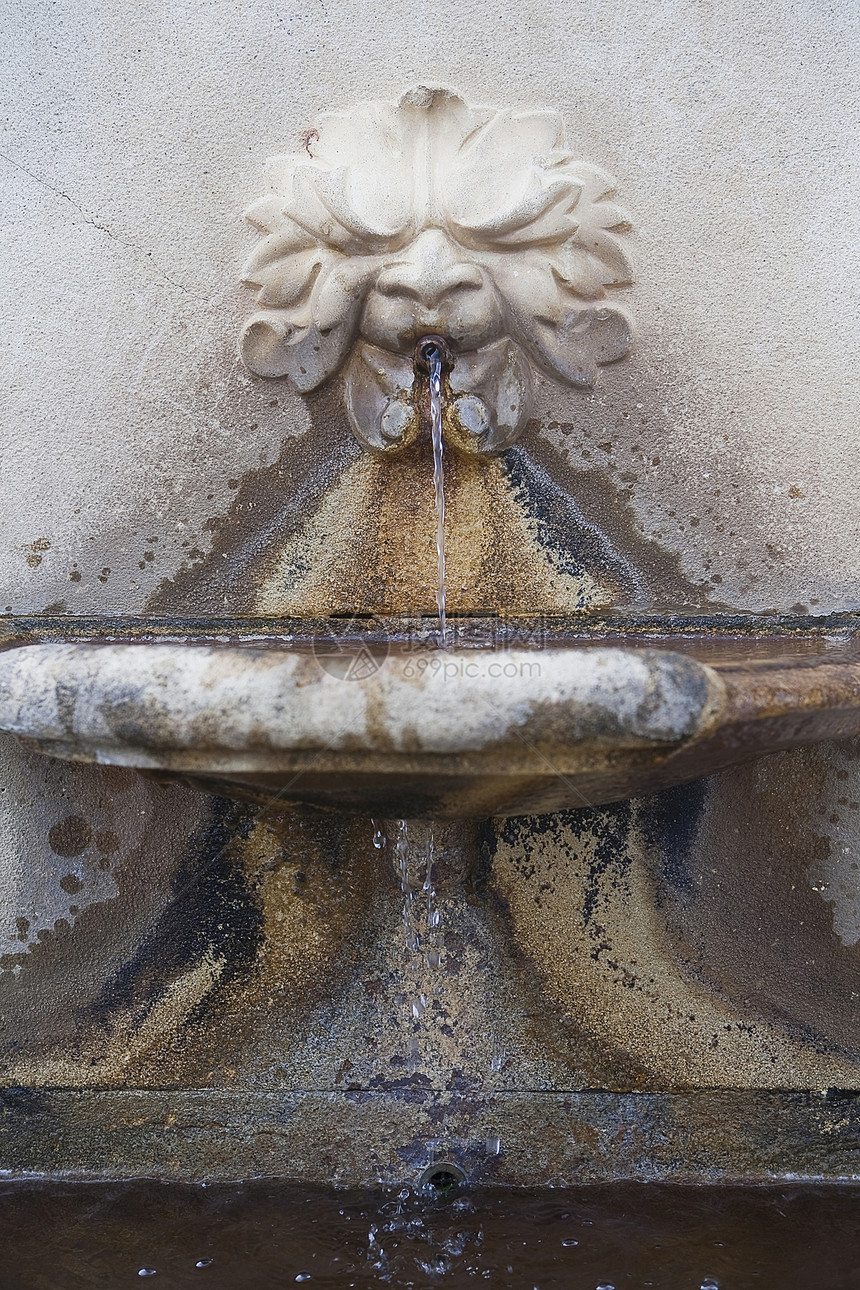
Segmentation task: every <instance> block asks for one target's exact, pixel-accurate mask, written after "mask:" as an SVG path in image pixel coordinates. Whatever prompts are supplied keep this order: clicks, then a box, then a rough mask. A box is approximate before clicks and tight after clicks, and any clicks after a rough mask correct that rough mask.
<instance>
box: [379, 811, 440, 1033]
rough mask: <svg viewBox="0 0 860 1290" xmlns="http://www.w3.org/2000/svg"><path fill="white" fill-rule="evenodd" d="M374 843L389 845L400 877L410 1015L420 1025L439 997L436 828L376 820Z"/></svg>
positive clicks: (431, 825)
mask: <svg viewBox="0 0 860 1290" xmlns="http://www.w3.org/2000/svg"><path fill="white" fill-rule="evenodd" d="M372 827H373V844H374V846H375V847H376V848H377V849H378V850H383V849H385V848H386V847H389V848H390V850H391V852H392V859H393V862H394V866H395V869H396V872H397V876H398V877H399V879H400V892H401V898H402V902H403V903H402V909H403V929H404V941H405V950H406V965H405V966H406V977H407V979H408V981H409V982H410V986H411V989H410V990H409V1011H410V1015H411V1017H412V1018H413V1020H415V1021H417V1020H419V1019H420V1017H422V1016H423V1014H424V1012H425V1011H426V1009H427V1006H428V1003H429V1001H430V997H431V995H432V993H433V989H434V986H433V981H432V978H433V974H434V973H435V971H436V969H437V968H439V966H440V964H441V961H442V950H441V923H442V916H441V912H440V910H439V908H438V905H437V901H436V887H435V884H434V881H433V860H434V856H435V839H434V826H433V824H432V823H427V822H425V821H414V820H413V821H412V822H411V823H410V821H408V820H395V821H391V822H389V823H388V825H387V827H382V826H381V825H380V823H379V822H378V821H377V820H373V821H372Z"/></svg>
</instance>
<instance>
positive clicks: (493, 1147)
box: [486, 1133, 564, 1245]
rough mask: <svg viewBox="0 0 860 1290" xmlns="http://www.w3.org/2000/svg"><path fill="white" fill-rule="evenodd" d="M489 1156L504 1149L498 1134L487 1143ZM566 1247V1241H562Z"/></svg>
mask: <svg viewBox="0 0 860 1290" xmlns="http://www.w3.org/2000/svg"><path fill="white" fill-rule="evenodd" d="M486 1148H487V1155H488V1156H497V1155H498V1154H499V1152H500V1151H501V1149H502V1140H501V1138H500V1137H499V1135H498V1134H497V1133H491V1134H490V1136H489V1137H488V1138H487V1141H486ZM562 1245H564V1241H562Z"/></svg>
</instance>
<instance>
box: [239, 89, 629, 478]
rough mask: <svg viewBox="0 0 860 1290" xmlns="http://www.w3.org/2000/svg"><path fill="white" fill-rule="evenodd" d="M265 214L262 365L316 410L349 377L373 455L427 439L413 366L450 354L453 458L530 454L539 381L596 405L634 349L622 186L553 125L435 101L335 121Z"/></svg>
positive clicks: (421, 98) (256, 340) (271, 178)
mask: <svg viewBox="0 0 860 1290" xmlns="http://www.w3.org/2000/svg"><path fill="white" fill-rule="evenodd" d="M266 174H267V179H268V190H269V191H268V192H267V193H266V195H265V196H264V197H261V198H260V199H259V200H258V201H256V202H255V203H254V204H253V205H252V206H251V207H250V209H249V210H248V211H247V216H248V219H249V220H250V221H251V222H252V223H253V224H254V225H255V226H256V227H257V228H258V229H260V231H261V232H263V233H264V234H265V235H266V236H265V237H264V238H263V240H262V241H261V242H260V243H259V244H258V246H257V247H256V248H255V250H254V252H253V253H252V255H251V257H250V259H249V260H248V262H247V263H246V265H245V268H244V274H243V279H244V281H245V282H246V283H247V284H249V285H252V286H255V287H257V288H258V295H257V303H258V306H259V308H258V310H257V311H256V312H255V313H254V314H253V316H252V317H251V318H250V319H249V320H248V321H247V323H246V324H245V327H244V328H243V331H242V336H241V342H240V351H241V356H242V359H243V361H244V362H245V364H246V365H247V366H248V367H249V368H250V370H251V371H252V372H255V373H256V374H257V375H259V376H262V377H283V376H286V377H289V378H290V380H291V381H292V382H293V384H294V385H295V386H296V388H297V389H298V390H299V391H301V392H306V391H310V390H314V389H316V388H317V387H318V386H320V385H322V384H323V383H324V382H325V381H327V380H328V379H329V378H330V377H332V376H333V375H334V374H335V373H337V372H338V371H339V370H340V369H341V368H343V367H345V369H346V371H345V383H346V404H347V408H348V411H349V416H350V421H351V424H352V426H353V429H354V431H355V434H356V436H357V438H358V439H359V441H360V442H361V443H362V444H364V445H365V447H367V448H370V449H374V450H385V449H391V448H395V447H398V446H402V445H405V444H407V443H410V442H412V441H413V440H414V438H415V436H416V435H417V433H418V430H419V413H418V409H417V406H416V403H415V400H414V397H413V386H414V384H415V370H414V351H415V346H416V344H417V342H418V341H419V340H420V339H421V338H422V337H423V336H425V335H427V334H428V333H436V334H439V335H441V336H442V337H444V338H445V339H446V341H448V343H449V344H450V348H451V352H452V367H451V370H450V372H449V373H448V384H449V390H448V393H449V396H450V407H451V423H452V424H451V426H450V427H449V429H450V430H451V431H452V432H453V440H454V442H456V443H458V444H459V446H460V447H462V448H465V449H466V450H468V451H472V452H476V453H487V452H490V453H493V452H501V451H503V450H504V449H505V448H508V447H509V446H510V445H511V444H512V443H514V442H515V441H516V439H517V437H518V436H519V434H520V432H521V430H522V428H523V426H524V425H525V423H526V421H527V419H528V417H529V412H530V402H531V392H532V378H531V365H532V364H534V365H536V366H537V367H538V368H540V369H541V370H543V371H544V372H545V373H547V374H548V375H550V376H551V377H555V378H556V379H558V380H561V381H563V382H565V383H567V384H568V385H572V386H575V387H578V388H581V389H588V388H590V387H592V386H593V385H594V382H595V380H596V378H597V371H598V368H599V366H600V365H602V364H605V363H612V362H615V361H616V360H618V359H620V358H623V357H624V356H625V355H626V354H627V353H628V352H629V350H630V347H631V345H632V342H633V328H632V323H631V320H630V317H629V315H628V314H627V313H626V312H625V311H624V309H622V308H619V307H618V306H617V305H615V304H611V305H610V304H608V303H607V301H606V297H607V292H608V291H612V290H614V289H617V288H619V287H623V286H626V285H629V284H630V282H631V281H632V276H633V275H632V269H631V265H630V260H629V258H628V255H627V252H626V250H625V248H624V246H623V244H622V236H623V234H624V233H626V232H628V231H629V229H630V225H629V223H628V221H627V217H626V215H625V214H624V212H623V211H622V210H621V209H620V208H619V207H618V206H617V205H615V204H614V202H613V201H612V200H611V199H612V197H613V196H614V192H615V186H614V183H613V181H612V180H611V179H610V178H609V176H608V175H606V174H605V173H603V172H602V171H600V170H598V169H597V168H595V167H594V166H590V165H587V164H585V163H584V162H580V161H577V160H576V159H575V158H574V157H573V155H572V154H571V153H570V152H569V151H567V150H566V148H565V146H564V134H563V126H562V122H561V118H560V117H559V116H558V115H557V114H556V113H553V112H514V111H510V110H507V109H505V110H497V109H495V108H491V107H480V106H476V107H472V106H470V105H469V104H467V103H466V102H465V100H464V99H462V98H461V97H460V96H459V95H457V94H455V93H454V92H453V91H451V90H447V89H439V88H426V87H424V86H419V87H417V88H414V89H411V90H409V91H408V92H407V93H406V94H404V95H403V97H402V98H401V99H400V101H399V102H397V103H393V102H371V103H361V104H359V105H358V106H357V107H355V108H354V109H353V110H352V111H351V112H347V113H332V114H328V115H326V116H324V117H322V119H321V121H320V124H319V128H318V129H316V130H312V131H309V132H308V134H307V136H306V142H305V151H304V153H298V154H293V155H285V156H276V157H271V158H269V160H268V162H267V164H266Z"/></svg>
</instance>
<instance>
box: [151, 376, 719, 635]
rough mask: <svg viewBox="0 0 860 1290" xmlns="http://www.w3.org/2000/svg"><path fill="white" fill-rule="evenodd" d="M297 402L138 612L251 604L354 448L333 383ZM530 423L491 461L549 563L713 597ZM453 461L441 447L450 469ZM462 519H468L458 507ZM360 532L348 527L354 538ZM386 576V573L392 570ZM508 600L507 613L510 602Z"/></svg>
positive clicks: (625, 590) (619, 590)
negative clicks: (206, 544)
mask: <svg viewBox="0 0 860 1290" xmlns="http://www.w3.org/2000/svg"><path fill="white" fill-rule="evenodd" d="M305 404H306V407H307V410H308V413H309V416H310V419H311V429H310V430H308V431H307V433H306V434H304V435H303V436H301V437H300V438H297V439H290V440H286V441H285V442H284V445H283V449H282V452H281V455H280V457H279V459H278V461H277V462H275V463H274V464H273V465H271V466H266V467H263V468H260V469H257V470H251V471H248V472H247V473H246V474H245V475H244V476H243V477H242V479H241V480H240V481H231V483H233V482H236V483H237V485H238V487H237V492H236V495H235V497H234V499H233V501H232V503H231V505H230V508H229V510H228V511H227V513H226V514H225V515H221V516H213V517H212V518H211V519H210V520H209V521H207V523H206V525H205V526H204V527H205V528H206V529H208V531H209V532H211V533H212V535H213V545H212V548H211V550H210V552H209V554H208V555H206V556H205V557H203V558H201V559H200V560H199V562H194V560H192V561H190V562H186V564H185V565H184V566H183V567H182V568H181V569H180V570H179V572H178V573H176V574H175V575H174V576H173V577H171V578H170V579H167V580H165V581H164V582H163V583H162V584H161V586H160V587H159V588H158V589H157V590H156V591H155V592H154V593H153V595H152V596H151V597H150V599H149V601H148V603H147V606H146V612H148V613H152V614H159V615H160V614H173V613H194V614H198V615H199V614H218V615H223V614H224V613H230V614H242V613H250V612H253V609H254V606H255V604H256V603H257V602H258V596H259V591H260V588H261V586H262V585H263V583H264V582H265V580H266V577H267V575H269V574H270V573H271V571H272V569H273V567H274V566H275V564H276V562H277V560H278V558H279V557H282V556H283V555H284V553H285V552H286V551H287V550H288V548H289V546H290V542H291V540H292V539H294V538H296V537H297V536H298V534H299V532H300V530H301V528H302V526H304V525H306V524H307V523H308V521H309V520H311V519H312V517H313V516H314V515H315V514H316V513H317V512H318V510H319V508H320V506H321V505H322V503H323V500H324V498H325V496H326V494H327V493H328V492H329V491H330V490H331V489H332V488H334V487H335V486H336V485H337V484H338V482H339V481H340V480H341V479H342V477H343V474H344V471H345V470H346V469H347V468H348V467H349V466H350V465H352V464H354V463H355V462H357V461H358V460H359V459H360V458H361V456H362V452H363V449H361V448H360V447H359V445H358V444H357V443H356V441H355V439H354V437H353V435H352V432H351V430H350V427H349V424H348V422H347V419H346V416H345V413H344V410H343V407H342V401H341V397H340V394H339V392H338V389H337V388H336V386H331V387H328V388H325V389H323V390H322V391H319V392H316V393H314V394H313V395H310V396H306V397H305ZM539 431H540V426H539V424H537V423H533V424H532V425H530V426H529V427H528V429H527V432H526V434H525V435H524V438H523V441H522V444H521V445H520V446H518V447H516V448H513V449H511V450H509V452H508V453H506V454H505V455H504V457H503V458H502V459H501V469H502V472H503V476H504V478H505V480H506V487H507V488H508V489H509V490H510V492H511V496H512V498H513V500H514V503H515V506H516V507H517V508H518V509H519V511H520V512H522V513H523V515H524V516H526V517H527V519H528V521H529V524H530V527H531V530H532V531H533V533H534V536H535V541H536V544H537V546H538V548H539V549H541V550H542V551H543V553H544V555H545V557H546V558H547V560H548V561H549V564H550V565H551V566H552V567H553V568H554V569H555V570H556V571H557V572H558V573H561V574H568V575H572V576H573V577H577V576H581V575H582V574H583V573H588V574H591V576H592V577H594V578H595V580H596V581H597V582H598V584H602V585H605V586H607V587H609V588H612V595H613V599H614V602H615V603H617V604H635V605H649V604H650V605H663V604H667V605H675V606H684V607H694V606H695V607H702V606H708V607H713V606H715V605H716V604H717V602H714V601H712V600H711V599H710V590H711V587H710V584H709V583H706V582H703V583H693V582H691V581H689V580H688V579H687V578H686V577H685V576H684V575H683V573H682V571H681V565H680V557H679V556H678V555H677V554H669V553H668V552H666V551H665V550H664V549H663V548H662V547H660V546H659V544H658V543H657V542H656V541H654V540H653V539H648V538H645V537H644V536H643V534H642V532H641V529H640V526H639V525H638V523H637V521H636V518H635V515H634V513H633V510H632V507H631V505H630V502H629V498H628V496H627V494H626V493H625V492H624V491H623V490H621V489H619V488H618V487H617V486H616V485H615V484H614V483H613V482H612V481H611V480H610V479H608V478H607V476H606V475H605V474H604V473H603V472H601V471H598V470H588V471H582V470H576V469H574V468H572V467H571V466H570V465H569V463H568V462H567V461H566V460H565V459H564V457H563V455H562V454H560V453H559V452H557V451H556V450H555V449H554V448H552V447H551V445H549V444H548V443H546V441H545V440H544V439H543V438H542V436H541V435H540V433H539ZM391 461H392V479H394V478H395V477H396V478H399V473H398V471H399V466H400V462H399V458H397V457H396V456H395V457H392V459H391ZM454 465H455V460H454V457H452V458H451V461H450V462H449V470H450V469H453V468H454ZM400 473H402V471H401V472H400ZM402 508H403V515H404V516H406V515H407V514H408V511H409V496H408V490H404V492H403V499H402ZM452 514H453V512H452ZM463 518H464V520H466V521H467V520H468V516H464V517H463ZM383 527H384V526H383ZM360 537H361V535H360V534H356V542H358V541H359V539H360ZM489 539H490V540H491V541H492V542H496V543H503V544H504V542H503V535H500V534H496V533H495V531H494V532H493V533H492V534H491V535H489ZM395 545H396V543H395ZM504 545H505V550H504V551H499V552H496V553H495V556H493V554H492V553H488V555H487V557H486V559H489V561H490V565H493V560H494V559H495V560H496V561H497V562H498V561H501V562H502V563H501V564H500V568H499V570H498V571H497V572H498V573H499V576H501V577H502V580H503V582H504V581H505V579H506V577H507V575H506V574H504V569H505V568H507V567H508V566H511V565H516V563H517V553H516V551H512V550H511V549H510V546H509V544H504ZM306 558H307V557H306V556H303V555H302V554H301V551H300V547H297V551H296V561H297V563H296V561H294V563H295V567H294V568H292V569H291V570H290V573H289V574H288V575H287V581H288V582H289V583H290V584H291V585H295V584H297V583H298V582H299V581H300V579H301V578H302V577H303V576H304V575H305V574H307V573H308V572H309V570H308V569H306V568H304V566H303V565H302V560H303V559H305V560H306ZM362 567H363V570H364V572H363V574H362V576H363V577H364V579H365V580H366V579H373V578H375V577H377V574H376V571H375V566H374V565H373V563H372V562H371V564H369V565H365V564H363V565H362ZM493 567H495V566H494V565H493ZM391 578H392V579H393V580H394V581H395V582H396V580H397V573H396V570H393V571H392V572H391ZM377 598H378V596H377ZM383 598H384V597H383ZM354 607H355V606H353V605H351V604H349V605H344V606H343V608H345V609H350V608H354ZM511 608H512V609H513V611H514V612H516V611H517V607H516V606H515V605H513V606H511Z"/></svg>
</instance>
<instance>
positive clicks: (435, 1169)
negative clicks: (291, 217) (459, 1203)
mask: <svg viewBox="0 0 860 1290" xmlns="http://www.w3.org/2000/svg"><path fill="white" fill-rule="evenodd" d="M465 1181H466V1175H465V1174H464V1173H463V1170H462V1169H461V1168H460V1166H459V1165H454V1164H452V1163H451V1162H450V1160H437V1161H436V1163H435V1164H432V1165H428V1166H427V1168H426V1169H425V1170H424V1172H423V1173H422V1175H421V1177H420V1178H419V1179H418V1187H419V1189H420V1190H421V1191H423V1192H424V1193H425V1195H430V1196H438V1197H439V1199H440V1200H441V1199H442V1198H443V1197H445V1196H453V1195H454V1193H455V1192H458V1191H459V1190H460V1188H461V1187H462V1186H463V1184H464V1183H465Z"/></svg>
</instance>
